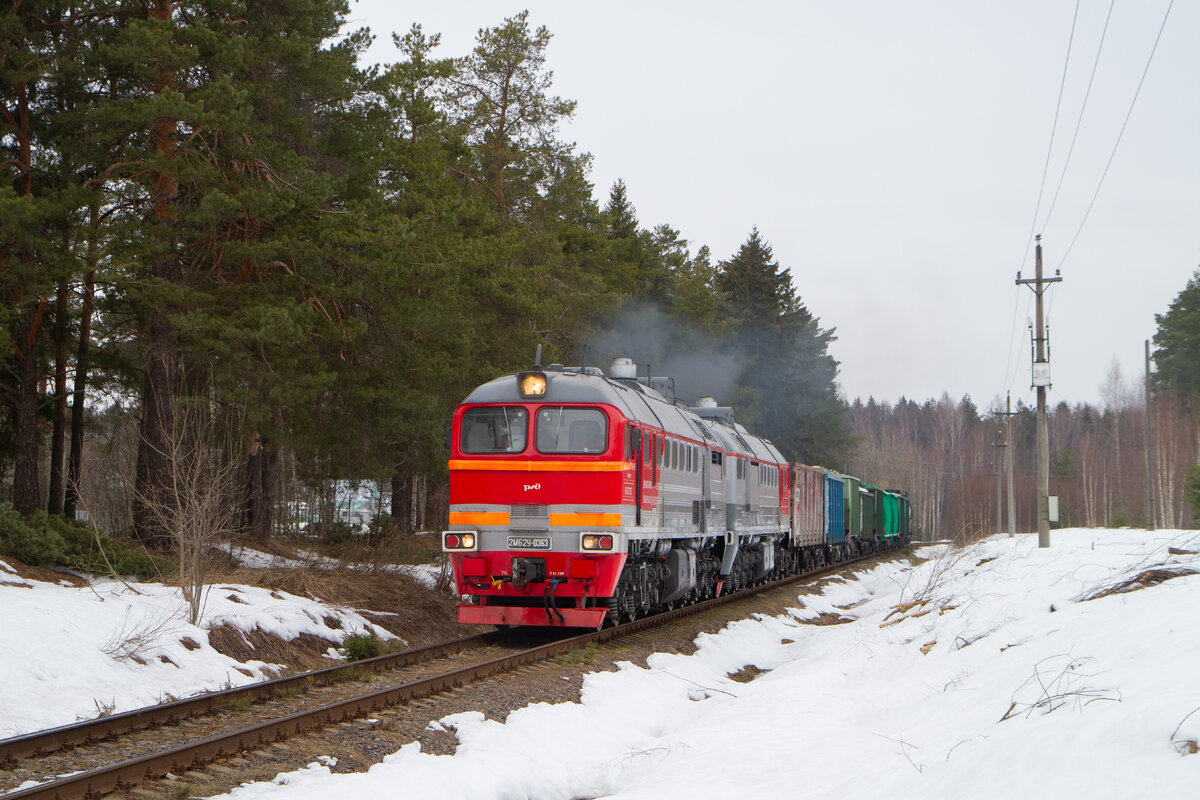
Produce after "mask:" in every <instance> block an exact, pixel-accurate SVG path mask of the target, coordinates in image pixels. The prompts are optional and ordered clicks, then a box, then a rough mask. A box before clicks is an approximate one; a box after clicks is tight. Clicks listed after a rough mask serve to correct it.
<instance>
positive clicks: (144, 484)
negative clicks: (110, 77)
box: [133, 0, 179, 550]
mask: <svg viewBox="0 0 1200 800" xmlns="http://www.w3.org/2000/svg"><path fill="white" fill-rule="evenodd" d="M175 8H176V3H175V2H174V0H155V2H154V3H153V5H152V7H150V8H149V9H148V12H149V15H150V16H151V17H153V18H154V19H158V20H162V21H164V22H165V21H167V20H170V19H171V17H172V15H173V14H174V13H175ZM170 69H171V68H170V67H168V66H165V65H163V64H162V63H161V62H160V63H158V64H157V65H156V67H155V80H154V94H155V95H161V94H163V93H165V92H167V91H170V90H173V89H174V88H175V87H174V75H173V73H172V72H170ZM177 125H178V121H177V120H175V119H172V118H169V117H158V118H156V119H155V120H154V122H153V124H152V125H151V129H150V133H151V144H150V146H151V147H152V148H153V149H154V151H155V153H156V154H157V156H158V157H159V158H161V159H162V160H163V161H165V162H166V165H167V166H166V167H164V168H163V169H160V170H159V171H158V172H157V173H156V174H155V179H154V221H155V222H156V223H157V225H158V232H157V233H156V234H155V244H156V245H157V251H158V252H157V255H156V257H155V259H154V264H153V275H154V278H156V279H157V280H159V281H161V282H162V283H163V284H173V283H177V282H178V280H179V268H178V264H177V263H176V256H175V252H174V250H175V248H174V242H173V240H172V237H171V235H170V233H169V230H170V228H169V226H170V224H171V223H172V222H173V221H174V219H175V205H176V203H177V202H178V198H179V181H178V179H177V178H176V177H175V175H174V173H173V171H168V170H170V169H171V166H170V165H172V164H173V163H174V161H175V156H176V149H177V147H178V132H177V127H176V126H177ZM141 339H142V341H143V342H145V343H146V368H145V380H144V383H143V385H142V403H141V412H142V417H141V422H140V425H139V428H138V457H137V470H136V473H135V475H134V497H133V533H134V537H135V538H137V539H138V540H139V541H141V542H142V543H144V544H146V545H147V546H150V547H155V548H157V549H161V550H166V549H168V548H169V547H170V542H171V538H170V531H167V530H166V529H165V528H164V527H163V523H162V522H161V521H160V520H161V519H162V517H163V515H162V514H155V513H153V511H152V509H153V508H154V507H157V508H160V509H161V508H164V507H166V506H167V505H168V503H169V500H170V493H171V485H170V463H169V458H170V456H169V453H170V451H171V448H170V437H171V436H172V435H173V431H174V428H175V417H174V404H175V395H176V390H177V380H176V371H177V366H178V353H177V352H176V350H177V348H176V346H175V331H174V328H173V326H172V325H171V321H170V319H169V318H168V316H167V313H166V311H165V310H164V309H162V308H154V309H151V310H149V312H148V315H147V318H146V319H145V321H144V324H143V327H142V331H141Z"/></svg>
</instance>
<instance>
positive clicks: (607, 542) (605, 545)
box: [580, 533, 613, 550]
mask: <svg viewBox="0 0 1200 800" xmlns="http://www.w3.org/2000/svg"><path fill="white" fill-rule="evenodd" d="M580 544H581V545H582V547H581V549H583V550H612V547H613V537H612V536H610V535H609V534H607V533H585V534H584V535H583V539H582V541H581V542H580Z"/></svg>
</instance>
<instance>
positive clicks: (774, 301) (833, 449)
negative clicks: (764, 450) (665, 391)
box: [716, 228, 850, 467]
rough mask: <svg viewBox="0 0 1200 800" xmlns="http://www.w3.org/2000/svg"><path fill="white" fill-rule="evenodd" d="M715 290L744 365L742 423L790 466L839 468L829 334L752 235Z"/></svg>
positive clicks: (843, 443)
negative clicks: (791, 463)
mask: <svg viewBox="0 0 1200 800" xmlns="http://www.w3.org/2000/svg"><path fill="white" fill-rule="evenodd" d="M716 285H717V287H718V289H719V290H720V292H721V296H722V298H723V299H724V303H725V308H726V310H727V313H728V315H729V317H730V318H731V320H732V324H733V325H734V332H733V340H734V341H736V342H737V345H738V347H739V351H740V357H741V358H742V360H743V363H744V365H745V367H744V370H743V372H742V376H741V379H740V381H739V389H738V391H737V394H736V396H735V398H734V399H735V405H736V406H737V407H738V409H739V417H740V418H741V419H742V420H743V421H744V424H746V425H747V427H752V428H754V429H755V430H756V431H762V432H763V434H764V435H765V436H766V437H767V438H768V439H771V440H772V441H773V442H774V443H775V444H776V446H778V447H779V448H780V450H781V451H782V452H783V453H784V454H785V455H787V456H788V457H789V458H792V459H796V460H801V461H804V462H806V463H810V464H816V463H821V464H824V465H826V466H834V467H836V466H839V465H840V464H842V463H843V462H844V461H845V459H846V457H847V455H848V453H849V449H850V437H849V427H848V424H847V421H846V409H845V404H844V403H843V402H842V401H841V399H840V398H839V397H838V394H837V383H836V381H837V370H838V364H837V361H836V360H834V358H833V357H832V356H831V355H829V352H828V348H829V344H830V343H831V342H833V341H834V331H833V329H832V328H830V329H824V328H821V326H820V322H819V320H818V319H817V318H815V317H814V316H813V315H812V314H811V313H810V312H809V311H808V309H807V308H806V307H805V306H804V304H803V303H802V302H801V301H800V299H799V298H798V297H797V296H796V292H795V289H794V288H793V286H792V280H791V275H790V273H789V272H788V271H787V270H785V269H782V268H781V267H780V265H779V263H778V262H777V261H776V260H775V258H774V254H773V253H772V251H771V247H770V245H769V244H767V243H766V242H765V241H764V240H763V238H762V236H761V235H760V234H759V232H758V229H757V228H755V229H753V230H752V231H751V233H750V236H749V238H748V239H747V240H746V242H745V243H743V244H742V246H741V247H740V248H739V249H738V252H737V253H736V254H735V255H734V256H733V257H732V258H730V259H729V260H728V261H723V262H721V264H720V266H719V272H718V274H717V276H716Z"/></svg>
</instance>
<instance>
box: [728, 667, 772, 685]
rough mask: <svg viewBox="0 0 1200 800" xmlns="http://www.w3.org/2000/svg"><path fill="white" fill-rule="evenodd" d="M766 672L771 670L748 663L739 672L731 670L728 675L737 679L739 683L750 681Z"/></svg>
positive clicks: (733, 679) (732, 678)
mask: <svg viewBox="0 0 1200 800" xmlns="http://www.w3.org/2000/svg"><path fill="white" fill-rule="evenodd" d="M764 672H770V670H766V669H759V668H758V667H756V666H754V665H753V664H747V665H746V666H744V667H742V668H741V669H739V670H738V671H737V672H730V673H729V674H728V675H727V676H726V677H728V678H729V679H730V680H732V681H737V682H738V683H749V682H750V681H752V680H754V679H755V678H757V677H758V676H759V675H762V674H763V673H764Z"/></svg>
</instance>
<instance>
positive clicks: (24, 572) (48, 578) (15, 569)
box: [0, 556, 88, 586]
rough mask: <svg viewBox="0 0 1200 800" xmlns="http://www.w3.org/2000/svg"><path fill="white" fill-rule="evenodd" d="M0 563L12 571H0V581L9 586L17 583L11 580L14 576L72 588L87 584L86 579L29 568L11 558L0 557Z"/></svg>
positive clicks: (54, 571) (39, 568) (67, 573)
mask: <svg viewBox="0 0 1200 800" xmlns="http://www.w3.org/2000/svg"><path fill="white" fill-rule="evenodd" d="M0 561H3V562H4V563H5V564H7V565H8V566H9V567H10V568H11V569H12V572H9V571H8V570H3V569H0V579H3V580H4V581H6V582H11V584H16V583H19V581H16V580H14V579H13V578H14V575H15V577H17V578H23V579H25V580H27V581H41V582H42V583H63V582H64V581H65V582H66V583H69V584H71V585H72V586H87V583H88V582H87V580H86V579H84V578H81V577H79V576H78V575H75V574H72V573H70V572H60V571H58V570H54V569H49V568H47V567H31V566H29V565H28V564H26V563H24V562H23V561H18V560H17V559H16V558H14V557H13V556H0ZM11 584H10V585H11Z"/></svg>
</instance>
